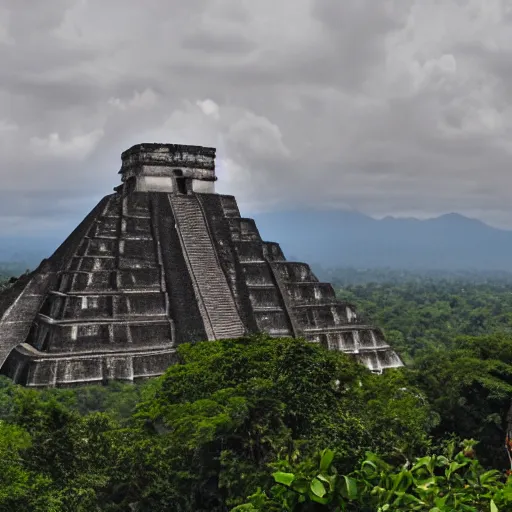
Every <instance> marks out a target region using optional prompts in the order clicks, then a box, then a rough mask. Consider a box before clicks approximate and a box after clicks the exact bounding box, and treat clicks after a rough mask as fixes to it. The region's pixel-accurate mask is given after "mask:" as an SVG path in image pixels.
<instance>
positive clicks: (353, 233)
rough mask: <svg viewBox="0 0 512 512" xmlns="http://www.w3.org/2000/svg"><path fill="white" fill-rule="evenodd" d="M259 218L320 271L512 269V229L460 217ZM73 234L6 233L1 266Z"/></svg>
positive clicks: (329, 214) (348, 214)
mask: <svg viewBox="0 0 512 512" xmlns="http://www.w3.org/2000/svg"><path fill="white" fill-rule="evenodd" d="M253 218H254V219H255V220H256V225H257V226H258V228H259V230H260V234H261V235H262V237H263V238H264V239H265V240H272V241H276V242H279V243H280V245H281V247H282V249H283V251H284V253H285V256H286V257H287V259H289V260H300V261H305V262H307V263H310V264H312V265H316V266H322V267H326V268H328V267H354V268H375V267H389V268H392V269H408V270H414V269H443V270H491V271H495V270H505V271H512V231H505V230H501V229H496V228H492V227H491V226H488V225H487V224H484V223H483V222H481V221H479V220H475V219H469V218H467V217H464V216H463V215H459V214H456V213H450V214H447V215H442V216H440V217H437V218H434V219H428V220H418V219H414V218H407V219H396V218H393V217H386V218H384V219H382V220H375V219H373V218H371V217H369V216H367V215H364V214H362V213H358V212H354V211H340V210H337V211H336V210H330V211H305V210H297V211H290V212H276V213H265V214H256V215H253ZM67 235H68V233H62V236H58V235H56V234H52V235H51V236H39V237H20V236H1V235H0V262H17V263H20V264H21V265H20V266H22V267H24V268H27V267H30V268H34V267H35V266H37V265H38V264H39V263H40V261H41V260H42V259H43V258H46V257H48V256H49V255H51V254H52V252H53V251H54V250H55V249H56V248H57V247H58V246H59V244H60V243H61V242H62V241H63V240H64V238H65V237H66V236H67Z"/></svg>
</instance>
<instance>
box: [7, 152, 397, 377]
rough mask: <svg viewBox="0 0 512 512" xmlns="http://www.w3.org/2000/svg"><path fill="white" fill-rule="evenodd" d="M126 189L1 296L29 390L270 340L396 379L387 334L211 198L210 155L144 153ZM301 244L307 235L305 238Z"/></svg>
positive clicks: (13, 351) (10, 370) (13, 367)
mask: <svg viewBox="0 0 512 512" xmlns="http://www.w3.org/2000/svg"><path fill="white" fill-rule="evenodd" d="M121 159H122V166H121V170H120V175H121V185H120V186H118V187H116V188H115V189H114V193H113V194H111V195H107V196H106V197H104V198H103V199H102V200H101V201H100V202H99V203H98V205H97V206H96V207H95V208H94V209H93V210H92V211H91V212H90V213H89V215H87V217H86V218H85V219H84V220H83V221H82V223H81V224H80V225H79V226H78V227H77V228H76V229H75V230H74V231H73V232H72V233H71V235H70V236H69V237H68V238H67V239H66V240H65V241H64V242H63V244H62V245H61V246H60V247H59V248H58V249H57V250H56V251H55V253H54V254H53V255H52V256H51V257H50V258H49V259H47V260H43V262H42V263H41V264H40V266H39V267H38V268H37V269H36V270H35V271H33V272H32V273H30V274H27V275H25V276H22V277H21V278H20V279H18V280H17V281H16V282H15V283H14V284H13V285H12V286H11V287H10V288H8V289H7V290H6V291H4V292H3V293H2V294H0V367H1V373H3V374H5V375H8V376H9V377H11V378H12V379H13V380H14V381H15V382H17V383H21V384H23V385H26V386H33V387H47V386H69V385H77V384H86V383H101V382H105V381H108V380H113V379H120V380H126V381H133V380H137V379H143V378H148V377H152V376H156V375H160V374H162V373H163V372H164V371H165V369H166V368H167V367H168V366H169V365H171V364H173V362H175V361H176V347H177V346H178V345H179V344H180V343H186V342H196V341H203V340H215V339H220V338H234V337H239V336H243V335H244V334H249V333H256V332H267V333H269V334H270V335H271V336H276V337H277V336H293V337H304V338H306V339H307V340H309V341H311V342H313V343H320V344H322V345H325V346H326V347H328V348H330V349H333V350H340V351H343V352H346V353H348V354H352V355H353V356H354V357H356V358H357V359H358V360H359V361H361V362H362V363H364V364H365V365H366V366H367V367H368V368H370V369H371V370H373V371H376V372H381V371H382V370H383V369H385V368H390V367H397V366H402V362H401V361H400V358H399V357H398V356H397V355H396V353H395V352H394V351H393V350H392V349H391V348H390V347H389V345H387V344H386V342H385V340H384V337H383V334H382V332H381V331H380V330H379V329H378V328H376V327H374V326H372V325H368V324H366V323H365V322H363V321H361V319H360V318H359V315H358V313H357V312H356V311H355V308H354V307H353V306H352V305H351V304H347V303H344V302H340V301H339V300H337V299H336V298H335V293H334V290H333V288H332V286H331V285H330V284H328V283H322V282H319V281H318V279H317V278H316V277H315V275H314V274H313V272H312V271H311V269H310V267H309V266H308V265H307V264H305V263H297V262H290V261H287V260H286V258H285V257H284V255H283V253H282V251H281V249H280V247H279V245H278V244H277V243H275V242H267V241H263V240H262V239H261V237H260V234H259V232H258V229H257V227H256V225H255V223H254V221H253V220H252V219H248V218H243V217H241V216H240V212H239V210H238V206H237V203H236V200H235V198H234V197H233V196H229V195H219V194H216V193H215V181H216V179H217V178H216V176H215V149H213V148H205V147H198V146H181V145H174V144H139V145H136V146H133V147H132V148H130V149H129V150H127V151H125V152H124V153H123V154H122V155H121ZM305 236H307V235H305Z"/></svg>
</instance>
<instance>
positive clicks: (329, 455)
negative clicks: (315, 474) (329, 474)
mask: <svg viewBox="0 0 512 512" xmlns="http://www.w3.org/2000/svg"><path fill="white" fill-rule="evenodd" d="M333 458H334V452H333V451H332V450H329V449H327V450H324V451H323V452H322V458H321V459H320V471H327V469H328V468H329V466H330V465H331V462H332V459H333Z"/></svg>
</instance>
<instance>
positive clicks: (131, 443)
mask: <svg viewBox="0 0 512 512" xmlns="http://www.w3.org/2000/svg"><path fill="white" fill-rule="evenodd" d="M330 280H331V282H333V284H334V285H335V287H336V289H337V292H338V295H339V297H340V298H342V299H344V300H348V301H350V302H351V303H353V304H355V305H356V306H357V307H358V309H359V310H360V311H362V312H364V314H365V316H367V317H368V318H370V319H371V320H372V321H373V322H374V323H376V324H378V325H379V326H380V327H382V328H383V330H384V331H385V333H386V336H387V338H388V340H389V342H390V343H391V344H392V345H393V346H394V347H395V348H396V349H397V351H398V352H399V353H400V355H401V356H402V358H403V360H404V361H405V362H406V363H407V366H406V367H405V368H401V369H396V370H390V371H386V372H385V373H384V374H382V375H375V374H372V373H371V372H369V371H368V370H367V369H366V368H364V367H363V366H361V365H359V364H357V363H355V362H354V361H353V360H352V359H351V358H350V357H348V356H346V355H344V354H341V353H337V352H332V351H327V350H326V349H324V348H323V347H321V346H317V345H313V344H309V343H307V342H304V341H302V340H293V339H287V338H280V339H271V338H268V337H267V336H265V335H258V336H249V337H245V338H240V339H238V340H222V341H217V342H203V343H197V344H195V345H182V346H181V347H180V349H179V352H180V361H181V362H180V364H177V365H175V366H173V367H170V368H169V369H168V370H167V372H166V374H165V375H163V376H162V377H160V378H157V379H152V380H150V381H147V382H144V383H141V384H137V385H130V384H122V383H110V384H108V385H105V386H88V387H81V388H75V389H50V390H43V391H36V390H31V389H25V388H22V387H20V386H16V385H13V384H12V383H11V382H10V381H9V380H8V379H6V378H0V451H1V453H0V458H1V459H2V464H1V465H0V510H2V511H4V510H5V511H18V510H27V511H29V510H30V511H32V510H34V511H55V512H61V511H83V512H88V511H111V512H114V511H139V512H142V511H144V512H145V511H177V512H185V511H193V512H202V511H205V512H206V511H214V512H215V511H219V512H221V511H222V512H224V511H226V512H227V511H253V512H254V511H262V512H263V511H276V512H278V511H294V512H295V511H317V510H318V511H323V510H325V511H362V512H381V511H382V512H384V511H399V512H400V511H407V510H417V511H430V512H448V511H459V510H460V511H474V512H477V511H492V512H495V511H500V512H502V511H510V510H512V481H509V479H508V474H509V470H510V460H509V457H508V453H507V450H506V449H505V438H506V416H507V411H508V409H509V406H510V403H511V399H512V330H511V327H512V281H510V280H508V279H507V278H506V276H502V275H482V274H480V275H471V274H467V275H466V274H465V275H448V274H446V275H445V274H442V275H421V276H418V275H412V274H407V273H396V272H395V273H390V272H386V271H366V272H359V273H357V272H356V273H355V272H351V271H343V270H339V271H337V272H333V273H331V277H330ZM0 287H1V285H0ZM510 480H512V479H510Z"/></svg>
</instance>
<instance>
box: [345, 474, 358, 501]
mask: <svg viewBox="0 0 512 512" xmlns="http://www.w3.org/2000/svg"><path fill="white" fill-rule="evenodd" d="M343 478H344V479H345V487H346V489H347V496H348V499H349V500H355V499H356V498H357V482H356V481H355V480H354V479H353V478H349V477H348V476H345V475H343Z"/></svg>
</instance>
